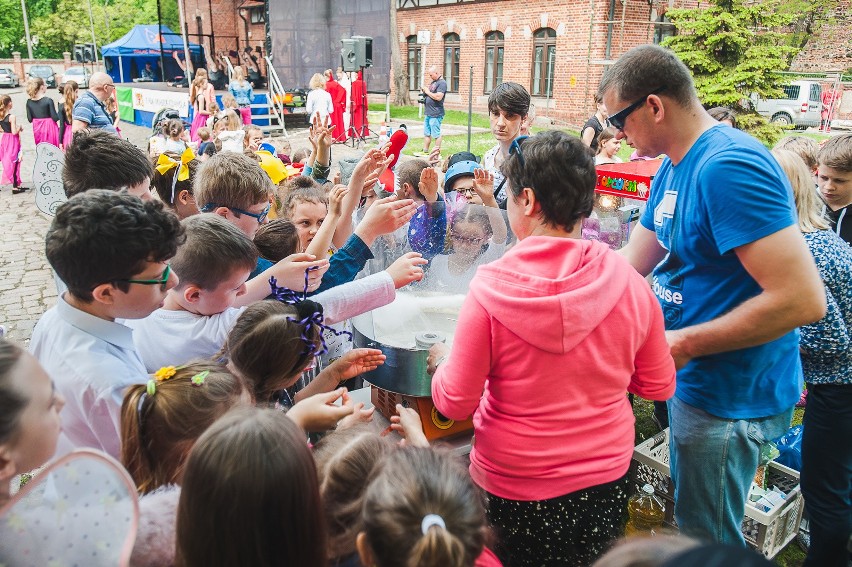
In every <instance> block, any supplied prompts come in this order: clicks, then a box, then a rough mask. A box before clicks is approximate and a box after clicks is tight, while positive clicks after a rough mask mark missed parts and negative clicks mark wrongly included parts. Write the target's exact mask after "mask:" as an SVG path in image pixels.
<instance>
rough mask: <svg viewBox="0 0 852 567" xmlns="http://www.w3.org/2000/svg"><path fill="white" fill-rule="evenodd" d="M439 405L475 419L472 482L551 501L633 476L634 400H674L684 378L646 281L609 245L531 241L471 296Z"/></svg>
mask: <svg viewBox="0 0 852 567" xmlns="http://www.w3.org/2000/svg"><path fill="white" fill-rule="evenodd" d="M454 345H455V346H454V347H453V350H452V353H451V354H450V357H449V358H448V359H447V361H446V362H445V363H444V364H442V365H440V366H439V367H438V371H437V372H436V373H435V376H434V377H433V379H432V399H433V400H434V402H435V406H436V407H437V408H438V410H439V411H440V412H441V413H443V414H444V415H446V416H447V417H449V418H452V419H463V418H466V417H468V416H469V415H471V414H473V424H474V427H475V434H476V435H475V439H474V443H473V447H472V449H471V452H470V473H471V476H472V477H473V479H474V481H475V482H476V483H477V484H478V485H479V486H481V487H482V488H484V489H485V490H487V491H488V492H490V493H492V494H495V495H497V496H499V497H501V498H505V499H509V500H524V501H528V500H547V499H550V498H555V497H557V496H562V495H564V494H568V493H571V492H576V491H578V490H582V489H584V488H588V487H591V486H595V485H599V484H604V483H607V482H612V481H614V480H617V479H619V478H621V477H622V476H624V475H625V474H626V473H627V468H628V466H629V464H630V458H631V455H632V454H633V440H634V431H633V425H634V418H633V411H632V408H631V406H630V403H629V401H628V400H627V396H626V393H627V392H632V393H634V394H637V395H639V396H641V397H643V398H647V399H651V400H665V399H667V398H669V397H671V395H672V394H673V393H674V390H675V367H674V361H673V360H672V357H671V353H670V351H669V347H668V344H667V343H666V337H665V331H664V328H663V314H662V311H661V310H660V306H659V303H658V302H657V299H656V298H655V297H654V295H653V293H652V292H651V289H650V287H649V286H648V284H647V282H646V281H645V280H644V279H642V277H641V276H640V275H639V274H638V273H637V272H636V271H635V270H634V269H633V268H632V267H631V266H630V265H629V264H628V263H627V262H626V261H625V260H624V259H623V258H621V257H620V256H619V255H618V254H616V253H615V252H613V251H612V250H610V249H609V248H608V247H607V246H606V245H604V244H601V243H600V242H594V241H586V240H577V239H571V238H557V237H550V236H533V237H528V238H526V239H524V240H523V241H521V242H519V243H518V244H517V245H516V246H515V247H514V248H512V249H511V250H510V251H509V252H507V253H506V254H505V255H504V256H503V257H502V258H501V259H499V260H497V261H496V262H493V263H491V264H487V265H485V266H482V267H480V268H479V270H478V271H477V274H476V276H475V277H474V279H473V282H472V283H471V285H470V293H469V294H468V296H467V299H466V300H465V302H464V305H463V306H462V310H461V313H460V315H459V322H458V326H457V328H456V334H455V343H454Z"/></svg>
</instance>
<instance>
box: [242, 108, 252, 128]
mask: <svg viewBox="0 0 852 567" xmlns="http://www.w3.org/2000/svg"><path fill="white" fill-rule="evenodd" d="M240 116H241V117H242V118H243V124H245V125H246V126H248V125H249V124H251V107H250V106H241V107H240Z"/></svg>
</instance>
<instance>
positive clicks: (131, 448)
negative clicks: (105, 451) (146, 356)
mask: <svg viewBox="0 0 852 567" xmlns="http://www.w3.org/2000/svg"><path fill="white" fill-rule="evenodd" d="M143 396H145V397H143ZM146 398H147V393H146V391H145V384H137V385H135V386H131V387H130V388H128V389H127V393H125V395H124V401H123V402H122V404H121V454H120V456H121V464H122V465H124V468H125V469H127V472H129V473H130V476H131V478H133V480H134V482H135V483H136V490H137V491H138V492H139V493H140V494H145V493H147V492H150V491H151V490H152V488H151V484H152V479H153V477H154V473H153V471H152V468H153V467H152V466H151V459H150V457H149V456H148V453H147V451H145V440H144V439H143V438H142V434H143V431H142V426H141V415H142V414H143V413H144V412H145V411H146V410H148V409H149V405H150V404H148V405H146V402H149V401H150V400H148V399H146Z"/></svg>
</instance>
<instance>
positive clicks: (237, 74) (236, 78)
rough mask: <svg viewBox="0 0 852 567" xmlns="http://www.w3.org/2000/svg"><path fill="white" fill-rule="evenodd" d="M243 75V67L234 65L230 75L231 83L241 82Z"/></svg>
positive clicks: (243, 79) (243, 78)
mask: <svg viewBox="0 0 852 567" xmlns="http://www.w3.org/2000/svg"><path fill="white" fill-rule="evenodd" d="M245 80H246V79H245V76H244V75H243V68H242V67H240V66H239V65H238V66H236V67H234V72H233V74H232V75H231V82H233V83H242V82H243V81H245Z"/></svg>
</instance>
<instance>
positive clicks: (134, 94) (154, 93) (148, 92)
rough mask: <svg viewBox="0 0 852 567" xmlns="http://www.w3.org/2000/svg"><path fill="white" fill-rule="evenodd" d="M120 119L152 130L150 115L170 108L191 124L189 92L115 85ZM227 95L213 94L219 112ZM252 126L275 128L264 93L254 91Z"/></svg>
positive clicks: (150, 84) (147, 85) (295, 111)
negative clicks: (224, 96) (223, 97)
mask: <svg viewBox="0 0 852 567" xmlns="http://www.w3.org/2000/svg"><path fill="white" fill-rule="evenodd" d="M115 90H116V97H117V99H118V107H119V112H120V114H121V119H122V120H123V121H125V122H130V123H132V124H136V125H137V126H147V127H149V128H150V127H151V126H152V124H151V123H152V121H153V118H154V115H155V114H156V113H157V112H159V111H160V110H161V109H163V108H174V109H176V110H177V111H178V114H180V116H181V118H183V119H184V120H186V121H187V122H190V123H191V122H192V119H193V109H192V105H191V104H189V89H188V88H186V87H172V86H169V85H168V84H167V83H156V82H138V83H135V82H134V83H116V85H115ZM225 94H228V91H215V97H216V104H218V105H219V108H222V95H225ZM292 110H293V112H292V113H293V114H300V112H299V111H300V110H301V111H302V112H304V109H303V108H297V109H292ZM251 113H252V124H255V125H257V126H260V127H261V128H262V129H263V130H264V131H267V130H270V129H274V128H276V127H277V126H276V125H275V124H273V123H272V122H271V121H270V118H271V116H270V112H269V93H268V91H266V90H262V91H255V92H254V96H253V98H252V104H251Z"/></svg>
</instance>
